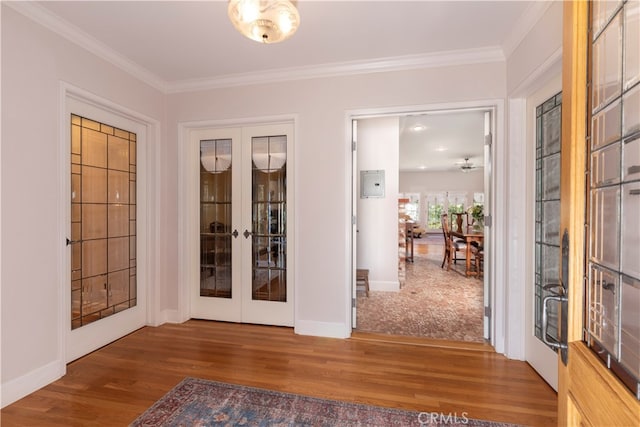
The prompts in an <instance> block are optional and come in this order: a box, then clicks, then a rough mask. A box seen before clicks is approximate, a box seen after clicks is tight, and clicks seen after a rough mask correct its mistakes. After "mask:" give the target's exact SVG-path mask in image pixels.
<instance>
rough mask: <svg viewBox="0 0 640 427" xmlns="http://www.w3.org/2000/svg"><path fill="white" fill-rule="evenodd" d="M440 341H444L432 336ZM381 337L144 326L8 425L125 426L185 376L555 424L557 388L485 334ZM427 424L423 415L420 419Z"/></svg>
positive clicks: (12, 415)
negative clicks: (450, 342) (478, 337)
mask: <svg viewBox="0 0 640 427" xmlns="http://www.w3.org/2000/svg"><path fill="white" fill-rule="evenodd" d="M431 344H436V345H431ZM455 347H456V346H455V345H454V346H452V347H448V346H447V344H446V343H445V342H442V341H440V342H438V343H431V342H429V341H420V340H416V339H414V340H413V341H412V342H410V343H403V342H393V341H392V340H387V341H386V342H383V341H376V339H375V336H360V337H357V336H356V337H354V338H351V339H345V340H341V339H331V338H319V337H308V336H300V335H295V334H294V333H293V330H292V329H290V328H280V327H270V326H257V325H247V324H230V323H219V322H209V321H199V320H191V321H188V322H186V323H184V324H165V325H163V326H160V327H157V328H152V327H146V328H143V329H140V330H138V331H136V332H134V333H132V334H130V335H128V336H126V337H124V338H122V339H120V340H118V341H116V342H115V343H113V344H110V345H108V346H106V347H103V348H102V349H100V350H97V351H95V352H93V353H91V354H89V355H87V356H85V357H83V358H81V359H79V360H77V361H75V362H73V363H71V364H69V366H68V370H67V374H66V375H65V376H64V377H63V378H61V379H60V380H58V381H56V382H54V383H52V384H50V385H48V386H46V387H44V388H43V389H41V390H39V391H37V392H35V393H33V394H31V395H29V396H27V397H25V398H24V399H21V400H20V401H18V402H16V403H14V404H12V405H9V406H8V407H6V408H4V409H3V410H2V412H1V414H0V415H1V419H0V421H1V424H2V426H3V427H7V426H28V425H31V426H91V425H96V426H97V425H99V426H126V425H128V424H129V423H130V422H131V421H133V420H134V419H135V418H136V417H137V416H138V415H140V414H141V413H142V412H143V411H144V410H146V409H147V408H148V407H149V406H151V405H152V404H153V403H154V402H155V401H156V400H157V399H159V398H160V397H161V396H163V395H164V394H165V393H166V392H167V391H168V390H170V389H171V388H172V387H173V386H175V385H176V384H177V383H178V382H180V381H181V380H182V379H183V378H184V377H185V376H191V377H197V378H205V379H212V380H217V381H224V382H228V383H237V384H244V385H249V386H254V387H262V388H268V389H272V390H279V391H285V392H291V393H299V394H305V395H310V396H316V397H321V398H328V399H336V400H344V401H351V402H359V403H367V404H374V405H379V406H386V407H394V408H404V409H410V410H416V411H425V412H426V411H430V412H438V413H440V412H442V413H445V414H449V413H451V414H453V413H457V414H458V416H461V414H462V413H463V412H466V413H467V414H466V416H467V417H470V418H479V419H485V420H494V421H502V422H511V423H518V424H525V425H531V426H552V425H556V394H555V392H554V391H553V390H552V389H551V388H550V387H549V386H548V385H547V384H546V383H545V382H544V381H543V380H542V379H540V377H538V375H537V374H536V373H535V372H534V370H533V369H532V368H531V367H530V366H529V365H527V364H526V363H525V362H519V361H513V360H508V359H506V358H505V357H503V356H501V355H498V354H496V353H494V352H492V351H491V350H490V348H487V346H486V345H481V344H478V345H477V346H474V345H464V346H461V347H460V346H458V347H457V348H455ZM418 425H419V423H418V421H417V420H416V426H418Z"/></svg>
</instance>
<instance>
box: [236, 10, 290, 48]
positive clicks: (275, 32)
mask: <svg viewBox="0 0 640 427" xmlns="http://www.w3.org/2000/svg"><path fill="white" fill-rule="evenodd" d="M227 12H228V14H229V19H230V20H231V23H232V24H233V26H234V27H236V29H237V30H238V31H240V33H241V34H243V35H244V36H246V37H248V38H250V39H251V40H255V41H257V42H260V43H277V42H280V41H283V40H286V39H288V38H289V37H291V36H292V35H293V33H295V32H296V30H297V29H298V25H299V24H300V14H299V13H298V9H296V7H295V5H294V4H293V3H292V2H291V1H289V0H229V8H228V9H227Z"/></svg>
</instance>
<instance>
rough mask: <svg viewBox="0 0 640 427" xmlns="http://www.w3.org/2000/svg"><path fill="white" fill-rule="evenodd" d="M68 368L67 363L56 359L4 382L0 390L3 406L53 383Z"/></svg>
mask: <svg viewBox="0 0 640 427" xmlns="http://www.w3.org/2000/svg"><path fill="white" fill-rule="evenodd" d="M66 370H67V365H66V364H65V363H64V362H62V361H60V360H56V361H54V362H51V363H49V364H48V365H45V366H43V367H41V368H38V369H36V370H33V371H31V372H29V373H27V374H25V375H22V376H20V377H18V378H14V379H12V380H9V381H7V382H6V383H3V384H2V389H1V390H0V400H1V404H2V408H4V407H5V406H7V405H10V404H12V403H13V402H15V401H17V400H20V399H22V398H23V397H25V396H27V395H28V394H31V393H33V392H34V391H36V390H38V389H41V388H42V387H44V386H46V385H48V384H51V383H52V382H54V381H55V380H57V379H59V378H61V377H62V376H63V375H64V374H65V373H66Z"/></svg>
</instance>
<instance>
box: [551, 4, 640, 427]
mask: <svg viewBox="0 0 640 427" xmlns="http://www.w3.org/2000/svg"><path fill="white" fill-rule="evenodd" d="M635 3H637V2H633V1H628V2H623V1H620V2H612V1H611V2H597V1H596V2H592V3H590V2H586V1H574V2H566V3H565V4H564V41H563V106H564V107H563V118H562V122H563V130H562V153H563V159H562V172H561V176H562V180H561V181H562V183H561V230H563V231H565V230H566V232H567V236H568V239H567V240H568V245H567V249H568V256H567V260H568V261H567V262H566V276H567V285H566V288H567V293H568V304H567V307H566V310H565V311H564V312H563V313H561V316H566V318H567V329H566V333H565V336H566V338H567V340H566V341H567V343H568V344H567V347H568V349H567V354H566V364H565V362H563V361H562V360H561V359H560V358H559V359H560V360H559V389H558V400H559V414H558V415H559V416H558V423H559V425H572V426H573V425H588V426H590V425H593V426H604V425H607V426H608V425H611V426H613V425H615V426H627V425H629V426H637V425H638V422H639V420H640V403H639V401H638V396H637V395H635V394H637V393H638V390H637V387H638V386H637V383H636V389H635V392H634V391H633V384H631V386H628V385H625V384H624V382H623V380H622V379H621V378H623V377H625V376H627V375H628V374H629V372H631V373H632V379H633V370H634V367H633V366H631V368H630V369H629V364H628V363H627V367H626V368H623V370H624V369H627V372H626V373H622V374H620V372H621V371H620V370H618V374H614V372H613V371H614V370H616V366H623V365H624V363H625V362H624V360H622V353H624V351H625V349H624V347H623V344H624V343H622V345H621V343H620V341H621V340H623V339H624V338H620V337H621V336H622V334H621V332H620V330H621V329H624V318H623V315H621V314H619V313H620V312H619V311H616V313H618V314H617V315H616V316H615V317H617V319H615V320H617V322H618V324H617V329H615V330H613V332H614V333H612V334H610V335H613V336H614V338H613V341H612V344H610V345H609V346H610V347H611V348H612V349H613V350H611V353H609V352H606V351H605V349H604V348H603V349H602V351H601V352H600V353H601V354H603V352H606V353H607V356H606V357H605V358H602V357H599V356H598V355H597V354H596V352H595V351H594V347H596V346H597V345H599V344H598V343H599V342H600V344H602V343H604V344H603V346H604V347H606V346H607V344H608V343H607V341H608V340H609V338H608V337H607V335H608V334H607V332H606V331H594V330H593V329H592V328H591V325H592V324H593V323H594V322H597V320H594V317H593V316H596V317H597V316H598V315H601V314H605V315H606V313H603V312H604V311H605V310H604V308H602V307H604V305H605V303H604V302H596V303H594V302H593V298H592V297H593V295H592V294H593V289H594V286H595V287H597V286H600V287H602V288H604V289H608V288H610V289H613V290H614V291H615V295H618V294H619V293H620V292H621V291H622V293H624V289H623V283H624V281H625V280H627V279H628V278H629V277H630V276H629V275H628V274H627V273H626V272H625V270H624V268H625V266H624V262H623V258H619V259H618V258H617V261H613V262H611V263H609V262H608V261H607V259H606V258H607V256H609V255H610V254H609V253H607V250H606V247H605V251H604V252H603V253H600V254H599V253H598V250H597V249H596V250H594V249H593V247H594V246H593V242H592V240H593V239H597V238H601V239H600V240H601V244H602V245H607V244H613V248H615V247H617V250H619V251H621V250H622V249H621V248H623V245H624V241H623V240H624V238H623V239H622V243H621V239H620V237H621V236H623V235H624V234H623V233H624V232H625V231H624V227H628V229H627V232H628V233H631V234H634V235H635V234H637V233H638V228H637V227H635V226H634V223H632V224H630V225H628V224H625V223H624V221H623V220H622V219H623V218H622V215H623V213H621V212H623V208H624V205H623V203H624V200H623V198H622V197H623V196H621V195H620V194H623V193H624V190H625V187H624V186H625V185H626V184H625V182H626V181H627V180H629V176H626V175H625V172H624V171H625V170H626V169H625V168H624V167H619V166H618V167H619V169H620V171H619V173H618V177H615V176H614V177H612V178H611V181H607V182H605V181H602V182H601V181H599V179H600V178H599V177H598V176H596V177H594V176H592V174H595V173H596V171H593V170H592V169H593V168H601V166H602V163H601V162H602V160H599V159H600V157H599V156H601V155H602V156H606V155H608V154H606V153H604V152H602V153H599V152H600V151H604V150H602V147H604V148H607V149H609V148H611V150H613V151H615V150H616V149H618V150H620V152H624V151H625V150H627V149H628V148H629V146H631V143H630V141H633V140H634V138H636V137H637V130H633V129H632V130H629V129H626V130H625V129H624V125H621V126H622V130H621V133H620V134H616V135H614V136H613V138H611V139H610V140H607V141H606V142H603V143H602V145H601V146H599V145H597V143H596V142H595V140H594V138H597V137H599V135H598V133H599V132H605V133H606V132H608V130H605V129H601V128H599V127H598V126H599V123H598V122H595V123H594V122H593V120H592V117H591V116H592V115H593V117H595V118H596V120H597V118H598V115H599V114H601V113H602V114H608V113H609V112H610V110H609V109H610V108H611V110H615V109H616V108H618V107H617V105H616V102H620V103H621V104H620V105H622V108H621V110H622V111H623V112H622V113H621V114H622V115H624V108H625V105H624V102H625V101H626V100H627V99H630V98H631V97H630V96H629V98H627V92H633V90H635V89H637V88H638V81H637V75H636V76H635V77H634V76H632V75H630V74H629V72H630V71H631V73H636V74H637V69H636V70H634V69H631V70H628V69H627V68H626V67H627V65H629V64H632V63H633V61H636V63H637V56H638V52H637V48H638V45H637V35H638V33H637V26H638V15H637V13H638V12H637V4H635ZM590 8H592V9H593V10H592V11H590ZM598 15H600V16H599V17H598ZM594 16H595V17H596V18H598V19H600V20H601V21H600V22H601V24H602V25H600V26H599V28H598V27H597V26H595V27H596V28H595V31H593V32H590V28H591V26H590V22H591V21H593V20H594V18H593V17H594ZM609 24H613V25H618V26H619V27H620V28H619V29H618V28H614V30H613V31H614V33H613V36H612V37H611V38H610V43H609V42H607V43H604V42H603V43H599V42H598V41H597V40H598V38H599V32H600V35H602V34H603V33H604V31H605V30H603V28H605V27H606V26H607V25H609ZM634 27H635V29H634ZM634 31H635V32H634ZM629 34H630V35H631V37H630V38H629V40H627V41H626V42H625V41H624V40H625V37H628V36H629ZM618 35H619V36H620V37H617V36H618ZM605 37H607V36H606V35H605ZM618 42H620V43H621V46H625V47H623V48H621V49H620V55H617V53H614V54H613V55H610V56H608V57H607V53H606V52H605V50H606V49H611V48H613V49H617V47H616V43H618ZM623 42H624V43H623ZM625 48H626V51H625ZM634 50H635V51H634ZM592 51H593V52H592ZM625 55H635V57H634V58H635V59H633V60H631V61H627V60H626V59H624V58H625ZM591 58H593V59H591ZM607 58H609V59H611V58H612V59H611V60H612V61H613V62H616V61H620V65H619V67H620V68H621V69H624V72H622V71H621V72H620V75H621V76H623V77H621V78H620V84H619V85H618V87H616V81H615V78H617V77H616V74H615V72H612V67H613V70H614V71H615V70H616V67H617V66H618V65H617V63H613V64H612V63H611V62H610V63H608V64H598V62H597V61H607ZM629 58H630V59H631V57H629ZM591 61H596V64H597V66H595V67H592V66H591ZM623 64H624V65H623ZM592 70H595V71H592ZM594 74H595V75H594ZM605 74H606V75H605ZM598 78H600V82H598ZM611 78H614V82H613V84H612V83H611ZM629 78H631V80H629ZM633 79H636V80H633ZM588 82H589V83H590V84H589V85H587V83H588ZM634 82H635V83H634ZM598 86H600V88H598ZM594 90H602V91H603V94H600V95H598V94H595V95H594V94H593V93H592V91H594ZM610 90H614V91H618V92H617V93H608V91H610ZM601 96H604V97H605V98H606V99H600V98H599V97H601ZM598 103H600V104H601V106H600V105H599V104H598ZM629 104H631V103H629ZM612 114H613V116H614V117H615V114H616V112H615V111H613V113H612ZM616 120H619V121H617V122H616ZM632 120H633V117H632ZM609 122H614V123H620V124H623V123H628V121H627V120H625V121H623V120H622V119H611V116H609ZM592 133H593V134H592ZM589 136H590V138H589ZM600 136H602V135H601V134H600ZM615 144H619V147H618V148H616V146H615ZM599 162H600V163H599ZM599 164H600V166H598V165H599ZM611 164H613V165H614V166H615V165H616V162H615V160H614V161H613V163H611ZM618 165H623V166H624V164H623V162H621V161H618ZM603 167H604V166H602V168H603ZM585 172H587V173H586V174H585ZM630 181H632V182H634V180H633V179H631V180H630ZM634 185H635V184H634ZM612 186H619V187H620V189H617V190H616V189H614V191H612V192H611V194H614V197H613V200H612V201H611V203H603V202H602V201H599V198H600V197H604V196H601V194H602V193H605V192H607V190H608V189H609V188H610V187H612ZM597 203H600V204H601V206H602V208H601V209H600V211H599V212H596V211H595V210H594V209H592V206H597V205H594V204H597ZM616 203H617V205H616ZM612 206H613V209H614V210H613V213H612V212H609V213H612V214H611V215H607V217H606V218H604V220H603V218H601V217H598V215H600V216H602V215H603V212H604V213H605V214H606V213H607V212H605V211H608V210H610V209H612ZM616 206H617V207H616ZM616 214H617V215H618V217H617V218H616V217H615V216H616ZM596 220H597V221H600V223H601V224H606V221H613V222H614V224H618V225H617V228H616V227H614V229H615V230H617V235H615V233H611V234H610V235H605V236H601V235H600V234H598V232H597V230H596V229H597V228H598V227H603V226H602V225H598V223H597V221H596ZM635 220H636V221H637V218H636V219H635ZM605 226H606V225H605ZM585 230H586V232H585ZM616 242H617V243H618V245H616ZM599 244H600V243H599ZM612 250H613V249H612ZM601 252H602V251H601ZM600 264H602V268H601V266H600ZM635 265H636V266H637V265H638V262H637V260H636V263H635ZM599 268H601V270H602V271H605V272H606V274H610V275H611V277H613V278H614V279H613V281H611V280H610V281H609V282H608V283H606V284H605V281H604V280H605V279H604V278H602V277H600V278H597V277H596V278H594V271H597V270H598V269H599ZM595 274H598V273H595ZM631 276H633V274H631ZM598 277H599V276H598ZM596 279H597V280H596ZM632 280H634V279H633V278H632ZM590 298H591V299H590ZM616 298H618V299H617V300H616V301H618V304H619V305H616V307H617V309H618V310H621V308H620V305H621V303H622V298H620V297H619V296H616ZM585 301H586V303H585ZM637 310H638V307H637V306H636V307H635V309H634V312H637ZM605 327H609V326H608V325H605ZM623 332H624V331H623ZM616 336H617V338H616ZM594 337H595V338H594ZM635 338H636V339H637V338H638V337H635ZM594 343H595V344H594ZM616 353H617V354H616ZM616 363H618V365H616ZM636 363H637V362H636ZM607 364H608V365H609V366H611V367H612V369H609V368H608V367H607ZM618 369H619V368H618ZM635 369H636V370H637V369H638V366H637V365H636V366H635ZM632 382H633V381H632ZM627 383H628V381H627Z"/></svg>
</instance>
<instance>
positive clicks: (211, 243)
mask: <svg viewBox="0 0 640 427" xmlns="http://www.w3.org/2000/svg"><path fill="white" fill-rule="evenodd" d="M231 171H232V152H231V139H213V140H203V141H200V296H202V297H215V298H231V297H232V288H231V274H232V273H231V238H232V234H231V233H232V230H231V205H232V198H231Z"/></svg>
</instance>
